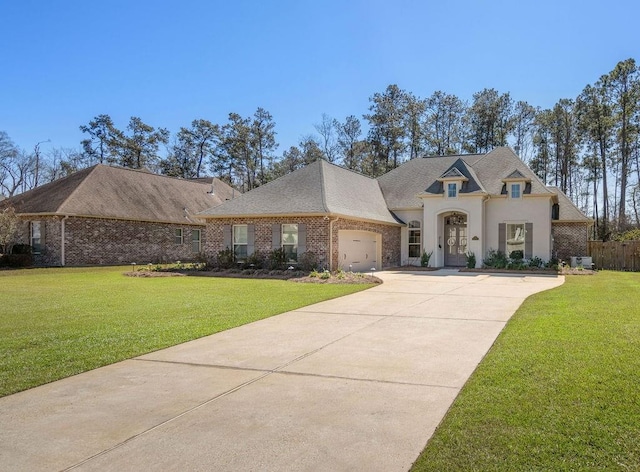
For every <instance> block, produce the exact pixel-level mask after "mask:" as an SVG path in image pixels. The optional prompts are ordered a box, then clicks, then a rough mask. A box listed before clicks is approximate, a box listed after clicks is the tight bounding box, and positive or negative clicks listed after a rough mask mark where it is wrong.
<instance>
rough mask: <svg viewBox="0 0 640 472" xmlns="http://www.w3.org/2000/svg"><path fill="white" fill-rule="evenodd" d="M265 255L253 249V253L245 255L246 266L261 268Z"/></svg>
mask: <svg viewBox="0 0 640 472" xmlns="http://www.w3.org/2000/svg"><path fill="white" fill-rule="evenodd" d="M265 260H266V257H265V256H264V254H262V253H261V252H260V251H254V252H253V254H251V255H249V256H247V261H246V264H245V265H246V266H249V267H251V266H253V268H255V269H262V268H263V267H264V265H265Z"/></svg>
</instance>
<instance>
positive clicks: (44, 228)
mask: <svg viewBox="0 0 640 472" xmlns="http://www.w3.org/2000/svg"><path fill="white" fill-rule="evenodd" d="M46 243H47V225H46V221H44V220H43V221H41V222H40V248H41V251H44V248H45V247H46V246H45V245H46Z"/></svg>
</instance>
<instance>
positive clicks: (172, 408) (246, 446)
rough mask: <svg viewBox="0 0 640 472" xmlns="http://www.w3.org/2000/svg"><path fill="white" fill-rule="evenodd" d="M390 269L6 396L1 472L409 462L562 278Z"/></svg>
mask: <svg viewBox="0 0 640 472" xmlns="http://www.w3.org/2000/svg"><path fill="white" fill-rule="evenodd" d="M379 276H380V277H381V278H382V279H383V280H384V282H385V283H384V284H383V285H380V286H378V287H375V288H373V289H371V290H367V291H365V292H361V293H357V294H353V295H349V296H346V297H342V298H339V299H335V300H330V301H326V302H322V303H318V304H316V305H312V306H308V307H306V308H302V309H300V310H296V311H293V312H288V313H284V314H282V315H279V316H275V317H272V318H269V319H266V320H262V321H258V322H255V323H251V324H249V325H245V326H242V327H239V328H236V329H232V330H229V331H225V332H222V333H218V334H215V335H212V336H208V337H206V338H202V339H199V340H196V341H192V342H189V343H185V344H181V345H179V346H175V347H173V348H169V349H165V350H162V351H157V352H154V353H152V354H148V355H145V356H141V357H138V358H136V359H132V360H128V361H124V362H120V363H118V364H114V365H111V366H107V367H104V368H100V369H96V370H93V371H91V372H87V373H85V374H81V375H77V376H75V377H70V378H68V379H64V380H60V381H58V382H54V383H51V384H48V385H44V386H42V387H38V388H34V389H31V390H28V391H25V392H21V393H18V394H15V395H11V396H8V397H5V398H1V399H0V470H3V471H4V470H7V471H16V470H29V471H37V470H66V469H73V470H100V471H140V470H158V471H167V470H180V471H182V470H202V471H205V470H207V471H208V470H216V471H237V470H244V471H282V470H287V471H304V470H308V471H318V470H320V471H323V470H326V471H354V470H366V471H378V470H379V471H404V470H407V469H408V468H409V467H410V466H411V464H412V463H413V462H414V461H415V459H416V458H417V456H418V454H419V453H420V451H421V450H422V449H423V447H424V445H425V444H426V442H427V440H428V439H429V438H430V437H431V435H432V434H433V431H434V430H435V428H436V426H437V425H438V424H439V423H440V421H441V419H442V417H443V416H444V414H445V413H446V411H447V409H448V408H449V406H450V405H451V403H452V401H453V400H454V398H455V397H456V395H457V394H458V392H459V391H460V388H461V387H462V386H463V385H464V383H465V381H466V380H467V378H468V377H469V375H470V374H471V373H472V372H473V370H474V369H475V368H476V366H477V364H478V363H479V362H480V361H481V359H482V358H483V356H484V355H485V353H486V352H487V350H488V349H489V348H490V347H491V345H492V344H493V342H494V340H495V338H496V337H497V336H498V334H499V333H500V331H501V330H502V328H503V327H504V325H505V323H506V321H507V320H508V319H509V318H510V317H511V315H512V314H513V313H514V311H515V310H516V309H517V308H518V307H519V306H520V304H521V303H522V301H523V300H524V299H525V298H526V297H528V296H529V295H531V294H533V293H536V292H539V291H542V290H546V289H550V288H553V287H556V286H559V285H561V284H562V283H563V281H564V279H563V278H562V277H552V276H512V275H491V276H490V275H487V274H470V273H458V272H457V271H451V270H440V271H436V272H383V273H380V274H379Z"/></svg>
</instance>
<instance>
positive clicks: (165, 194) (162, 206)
mask: <svg viewBox="0 0 640 472" xmlns="http://www.w3.org/2000/svg"><path fill="white" fill-rule="evenodd" d="M234 192H235V191H234V189H233V188H231V187H230V186H229V185H227V184H225V183H224V182H222V181H220V180H219V179H214V180H213V181H212V182H211V183H198V182H192V181H189V180H184V179H178V178H174V177H167V176H164V175H158V174H152V173H149V172H145V171H141V170H134V169H126V168H122V167H112V166H107V165H103V164H96V165H94V166H92V167H89V168H87V169H83V170H80V171H78V172H75V173H74V174H71V175H69V176H68V177H64V178H62V179H59V180H56V181H54V182H51V183H48V184H45V185H42V186H40V187H36V188H35V189H33V190H29V191H27V192H24V193H22V194H19V195H16V196H14V197H12V198H9V199H7V200H4V201H3V202H2V205H3V206H4V205H12V206H13V207H14V208H15V210H16V212H17V213H23V214H47V215H61V216H62V215H69V216H87V217H98V218H116V219H127V220H139V221H155V222H164V223H200V221H199V220H197V219H196V218H194V216H193V215H195V213H197V212H199V211H202V210H203V209H205V208H208V207H210V206H211V205H216V204H219V203H221V202H222V201H224V200H226V199H228V198H233V196H234Z"/></svg>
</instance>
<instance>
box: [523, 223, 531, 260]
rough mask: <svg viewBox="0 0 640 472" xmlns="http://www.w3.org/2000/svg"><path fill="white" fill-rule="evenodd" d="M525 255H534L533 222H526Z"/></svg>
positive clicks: (529, 256)
mask: <svg viewBox="0 0 640 472" xmlns="http://www.w3.org/2000/svg"><path fill="white" fill-rule="evenodd" d="M524 257H525V258H526V259H531V258H532V257H533V223H525V224H524Z"/></svg>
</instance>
